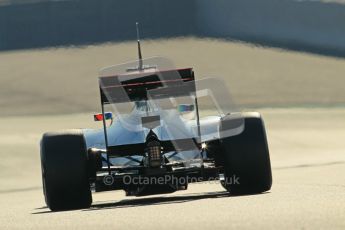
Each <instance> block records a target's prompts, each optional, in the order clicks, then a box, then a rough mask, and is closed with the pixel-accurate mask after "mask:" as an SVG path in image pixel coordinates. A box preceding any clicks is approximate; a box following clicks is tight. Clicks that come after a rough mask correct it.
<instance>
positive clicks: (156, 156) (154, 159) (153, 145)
mask: <svg viewBox="0 0 345 230" xmlns="http://www.w3.org/2000/svg"><path fill="white" fill-rule="evenodd" d="M147 153H148V157H149V165H150V166H151V167H159V166H160V165H161V162H162V156H161V153H162V149H161V145H160V143H159V142H158V141H151V142H149V143H148V144H147Z"/></svg>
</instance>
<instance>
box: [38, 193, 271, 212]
mask: <svg viewBox="0 0 345 230" xmlns="http://www.w3.org/2000/svg"><path fill="white" fill-rule="evenodd" d="M267 193H269V192H266V193H261V194H248V195H237V196H231V195H230V194H229V193H227V192H223V191H222V192H207V193H190V194H186V195H177V196H163V197H145V198H134V199H124V200H120V201H102V202H95V203H94V204H92V206H91V207H90V208H89V209H83V210H81V211H98V210H106V209H118V208H132V207H140V206H151V205H166V204H178V203H185V202H191V201H197V200H203V199H217V198H226V197H232V198H236V197H242V196H255V195H264V194H267ZM46 213H54V212H51V211H49V210H47V211H40V212H34V213H32V214H46Z"/></svg>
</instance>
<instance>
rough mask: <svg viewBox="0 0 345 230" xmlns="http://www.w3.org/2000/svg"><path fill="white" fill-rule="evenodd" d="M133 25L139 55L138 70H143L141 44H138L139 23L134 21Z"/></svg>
mask: <svg viewBox="0 0 345 230" xmlns="http://www.w3.org/2000/svg"><path fill="white" fill-rule="evenodd" d="M135 26H136V28H137V42H138V56H139V67H138V69H139V70H143V57H142V55H141V46H140V34H139V23H138V22H136V23H135Z"/></svg>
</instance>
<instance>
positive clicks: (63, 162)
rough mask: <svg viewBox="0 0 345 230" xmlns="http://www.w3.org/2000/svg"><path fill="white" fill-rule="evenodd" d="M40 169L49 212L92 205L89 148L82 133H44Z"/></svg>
mask: <svg viewBox="0 0 345 230" xmlns="http://www.w3.org/2000/svg"><path fill="white" fill-rule="evenodd" d="M41 166H42V182H43V193H44V196H45V201H46V204H47V206H48V207H49V209H51V210H52V211H61V210H72V209H82V208H89V207H90V206H91V203H92V196H91V190H90V184H89V179H88V171H87V149H86V143H85V139H84V135H83V133H82V132H81V131H80V130H70V131H65V132H54V133H45V134H44V135H43V138H42V140H41Z"/></svg>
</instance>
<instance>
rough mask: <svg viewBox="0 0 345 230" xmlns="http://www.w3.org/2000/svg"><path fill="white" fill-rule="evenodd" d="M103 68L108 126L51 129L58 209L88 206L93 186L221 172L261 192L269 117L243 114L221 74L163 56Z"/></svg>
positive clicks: (49, 178) (179, 184)
mask: <svg viewBox="0 0 345 230" xmlns="http://www.w3.org/2000/svg"><path fill="white" fill-rule="evenodd" d="M138 48H139V60H138V61H135V62H133V63H127V64H122V65H118V66H113V67H108V68H105V69H102V70H101V71H100V77H99V89H100V99H101V109H102V112H101V113H100V114H96V115H94V120H95V121H101V122H102V123H103V129H99V130H97V129H96V130H91V129H82V130H70V131H62V132H50V133H45V134H44V135H43V138H42V140H41V164H42V180H43V191H44V195H45V201H46V204H47V206H48V207H49V208H50V209H51V210H53V211H55V210H70V209H81V208H89V207H90V206H91V203H92V195H91V190H94V191H95V192H101V191H108V190H118V189H122V190H124V191H125V192H126V195H128V196H130V195H132V196H145V195H153V194H163V193H171V192H175V191H178V190H186V189H187V188H188V184H189V183H192V182H200V181H208V180H220V182H221V185H222V186H223V187H224V188H225V189H226V190H227V191H228V192H229V193H230V194H232V195H241V194H256V193H262V192H265V191H267V190H269V189H270V188H271V185H272V174H271V165H270V158H269V151H268V144H267V140H266V133H265V127H264V123H263V120H262V118H261V116H260V114H259V113H257V112H249V113H248V112H246V113H241V112H239V111H238V109H236V107H234V105H233V103H232V102H231V98H230V96H229V93H228V91H227V89H226V87H225V84H224V83H223V82H222V81H221V80H219V79H217V78H214V79H213V78H206V79H202V80H198V81H196V80H195V76H194V72H193V70H192V69H191V68H185V69H175V68H174V66H173V65H172V63H171V62H170V61H169V60H168V59H165V58H149V59H142V58H141V51H140V42H139V40H138Z"/></svg>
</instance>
